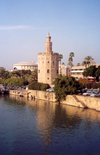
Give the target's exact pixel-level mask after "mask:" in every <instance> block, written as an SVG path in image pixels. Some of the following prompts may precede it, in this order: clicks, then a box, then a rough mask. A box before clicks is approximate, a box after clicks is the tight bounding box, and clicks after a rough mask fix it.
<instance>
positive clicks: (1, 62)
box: [0, 0, 100, 69]
mask: <svg viewBox="0 0 100 155" xmlns="http://www.w3.org/2000/svg"><path fill="white" fill-rule="evenodd" d="M48 33H50V35H51V41H52V42H53V48H52V50H53V52H58V53H60V54H62V55H63V60H62V62H64V63H65V64H66V65H67V63H68V58H69V53H70V52H74V54H75V57H74V59H73V63H74V65H76V64H77V63H82V61H83V59H84V58H85V57H86V56H88V55H89V56H92V57H93V58H94V61H95V62H96V63H100V59H99V57H100V0H49V1H47V0H3V1H2V0H1V1H0V66H3V67H5V68H6V69H12V68H13V64H15V63H18V62H22V61H23V62H24V61H29V62H31V61H35V62H37V57H38V53H39V52H44V50H45V41H46V36H47V35H48Z"/></svg>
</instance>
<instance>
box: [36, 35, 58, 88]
mask: <svg viewBox="0 0 100 155" xmlns="http://www.w3.org/2000/svg"><path fill="white" fill-rule="evenodd" d="M58 72H59V54H58V53H53V51H52V42H51V37H50V35H49V34H48V36H47V41H46V42H45V52H44V53H38V82H41V83H48V84H49V85H52V84H53V81H54V80H55V77H56V76H57V75H58Z"/></svg>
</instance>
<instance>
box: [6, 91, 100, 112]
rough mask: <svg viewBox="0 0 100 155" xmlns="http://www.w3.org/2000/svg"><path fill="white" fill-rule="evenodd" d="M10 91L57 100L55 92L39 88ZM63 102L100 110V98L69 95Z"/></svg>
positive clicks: (25, 95)
mask: <svg viewBox="0 0 100 155" xmlns="http://www.w3.org/2000/svg"><path fill="white" fill-rule="evenodd" d="M9 93H10V94H12V95H18V96H20V97H27V98H31V99H32V98H37V99H41V100H46V101H50V102H56V99H55V93H54V92H46V91H38V90H27V91H18V90H10V92H9ZM61 103H63V104H67V105H71V106H76V107H80V108H90V109H95V110H97V111H100V98H95V97H90V96H82V95H67V96H66V99H65V100H64V101H62V102H61Z"/></svg>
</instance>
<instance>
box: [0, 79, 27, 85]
mask: <svg viewBox="0 0 100 155" xmlns="http://www.w3.org/2000/svg"><path fill="white" fill-rule="evenodd" d="M0 83H1V84H5V85H12V86H24V85H27V84H28V81H27V80H25V79H24V78H8V79H0Z"/></svg>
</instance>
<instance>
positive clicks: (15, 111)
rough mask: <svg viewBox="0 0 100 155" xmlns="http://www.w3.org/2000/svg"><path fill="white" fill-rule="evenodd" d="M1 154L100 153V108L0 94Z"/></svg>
mask: <svg viewBox="0 0 100 155" xmlns="http://www.w3.org/2000/svg"><path fill="white" fill-rule="evenodd" d="M0 155H100V112H96V111H95V110H91V109H86V110H84V109H82V108H77V107H72V106H67V105H59V104H57V103H52V102H47V101H42V100H35V101H33V100H27V99H25V98H21V97H15V96H0Z"/></svg>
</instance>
